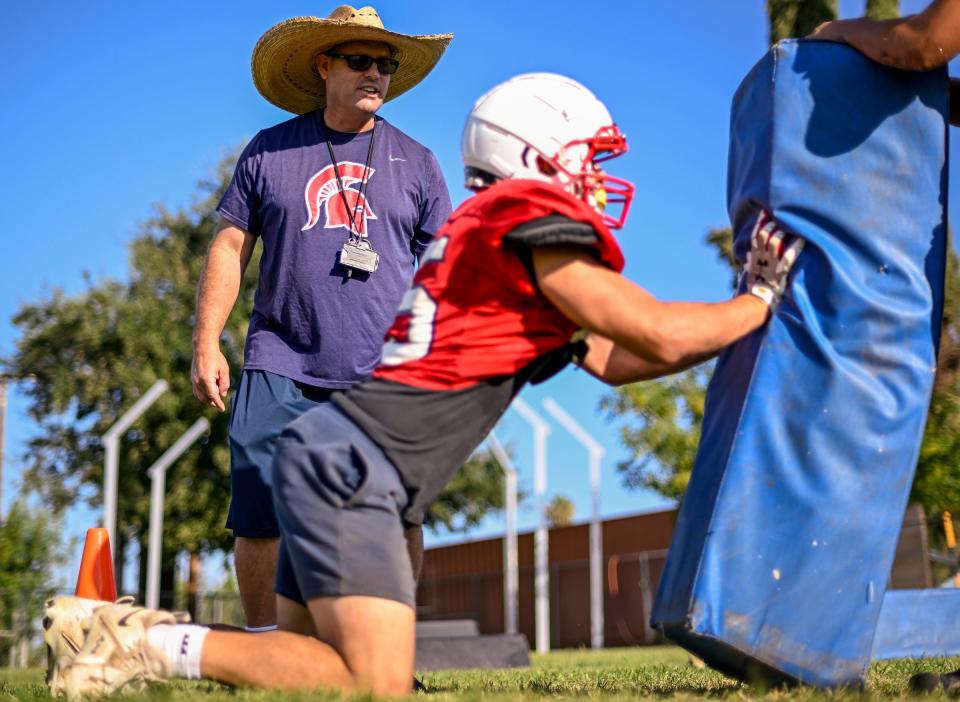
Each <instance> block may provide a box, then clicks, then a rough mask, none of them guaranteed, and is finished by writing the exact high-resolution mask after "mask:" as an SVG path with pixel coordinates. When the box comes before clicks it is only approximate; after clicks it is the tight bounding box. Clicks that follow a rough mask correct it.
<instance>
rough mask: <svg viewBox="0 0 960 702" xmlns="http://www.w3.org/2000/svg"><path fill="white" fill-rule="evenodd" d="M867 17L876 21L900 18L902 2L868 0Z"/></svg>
mask: <svg viewBox="0 0 960 702" xmlns="http://www.w3.org/2000/svg"><path fill="white" fill-rule="evenodd" d="M866 15H867V17H869V18H870V19H876V20H885V19H893V18H894V17H899V16H900V0H867V12H866Z"/></svg>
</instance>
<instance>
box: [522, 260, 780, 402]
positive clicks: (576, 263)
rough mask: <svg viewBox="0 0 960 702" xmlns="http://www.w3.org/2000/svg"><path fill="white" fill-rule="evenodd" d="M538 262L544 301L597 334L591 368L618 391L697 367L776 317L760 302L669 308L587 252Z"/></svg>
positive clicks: (749, 298)
mask: <svg viewBox="0 0 960 702" xmlns="http://www.w3.org/2000/svg"><path fill="white" fill-rule="evenodd" d="M533 261H534V269H535V271H536V274H537V281H538V283H539V285H540V289H541V291H542V292H543V294H544V295H546V297H547V298H548V299H549V300H550V301H551V302H553V304H554V305H556V306H557V308H558V309H559V310H560V311H561V312H563V313H564V314H565V315H566V316H567V317H568V318H569V319H570V320H572V321H573V322H575V323H577V324H579V325H580V326H581V327H583V328H585V329H587V330H588V331H590V332H592V334H591V336H590V338H589V339H588V345H589V349H590V351H589V352H588V354H587V357H586V360H585V363H584V367H585V368H586V369H587V370H588V371H589V372H590V373H592V374H594V375H596V376H597V377H598V378H600V379H602V380H605V381H607V382H610V383H612V384H621V383H625V382H633V381H635V380H643V379H647V378H652V377H658V376H661V375H665V374H668V373H673V372H677V371H680V370H683V369H685V368H689V367H691V366H693V365H696V364H697V363H700V362H701V361H704V360H706V359H707V358H710V357H711V356H713V355H715V354H716V353H717V352H719V351H720V350H721V349H723V348H724V347H725V346H727V345H729V344H731V343H733V342H734V341H736V340H737V339H740V338H741V337H743V336H745V335H746V334H749V333H750V332H752V331H753V330H755V329H757V328H758V327H760V326H762V325H763V323H764V322H765V321H766V319H767V317H768V315H769V308H768V307H767V305H766V303H764V302H763V301H762V300H760V299H759V298H757V297H754V296H753V295H739V296H737V297H735V298H733V299H732V300H727V301H724V302H718V303H699V302H661V301H660V300H657V299H656V298H655V297H653V295H651V294H650V293H648V292H646V291H645V290H643V289H642V288H640V287H639V286H637V285H635V284H633V283H631V282H630V281H628V280H627V279H626V278H624V277H623V276H620V275H618V274H617V273H614V272H613V271H611V270H610V269H609V268H606V267H604V266H602V265H601V264H599V263H598V262H597V261H596V260H595V259H594V258H593V257H592V256H591V255H590V254H589V253H587V252H584V251H583V250H581V249H566V248H542V249H535V250H534V252H533ZM591 357H592V358H591Z"/></svg>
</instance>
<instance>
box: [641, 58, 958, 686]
mask: <svg viewBox="0 0 960 702" xmlns="http://www.w3.org/2000/svg"><path fill="white" fill-rule="evenodd" d="M946 114H947V79H946V72H945V71H931V72H927V73H907V72H900V71H895V70H891V69H887V68H884V67H882V66H880V65H878V64H875V63H873V62H872V61H870V60H868V59H866V58H865V57H864V56H862V55H861V54H859V53H858V52H856V51H855V50H853V49H851V48H849V47H847V46H845V45H841V44H836V43H832V42H821V41H786V42H781V43H780V44H778V45H777V46H775V47H774V48H773V49H772V50H771V51H770V52H769V53H768V54H767V55H766V56H765V57H764V58H763V59H762V60H761V61H760V62H759V63H758V64H757V65H756V66H755V67H754V69H753V70H752V71H751V72H750V74H749V75H748V76H747V77H746V79H745V80H744V81H743V83H742V84H741V86H740V88H739V89H738V91H737V94H736V97H735V99H734V103H733V111H732V120H731V143H730V160H729V176H728V178H729V182H728V206H729V212H730V218H731V221H732V223H733V229H734V236H735V250H736V252H737V255H738V258H739V259H740V260H741V261H742V260H743V259H744V257H745V255H746V252H747V250H748V249H749V239H750V234H751V230H752V227H753V225H754V223H755V221H756V218H757V216H758V213H759V211H760V209H761V208H765V209H767V210H768V211H770V212H771V213H772V214H773V215H774V217H775V218H776V219H777V221H778V222H780V224H781V225H782V226H783V227H784V228H785V229H787V230H788V231H790V232H793V233H795V234H798V235H799V236H801V237H803V238H804V239H805V240H806V248H805V249H804V251H803V253H802V254H801V257H800V259H799V261H798V263H797V265H796V267H795V269H794V273H793V278H792V283H791V287H790V291H789V293H788V295H787V297H786V299H785V300H784V301H783V304H782V305H781V306H780V308H779V309H778V310H777V312H776V315H775V316H774V317H773V319H772V320H771V321H770V323H769V324H768V325H767V326H765V327H764V328H763V329H761V330H760V331H758V332H756V333H755V334H753V335H751V336H749V337H748V338H745V339H743V340H742V341H740V342H739V343H737V344H735V345H734V346H732V347H731V348H729V349H728V350H727V351H726V352H725V353H724V354H723V355H722V356H721V357H720V359H719V361H718V364H717V367H716V372H715V374H714V377H713V381H712V382H711V384H710V388H709V392H708V396H707V405H706V416H705V418H704V422H703V432H702V438H701V442H700V448H699V452H698V454H697V460H696V464H695V467H694V470H693V476H692V479H691V482H690V487H689V489H688V491H687V494H686V496H685V498H684V500H683V505H682V508H681V510H680V516H679V521H678V524H677V528H676V532H675V535H674V539H673V544H672V546H671V549H670V555H669V557H668V560H667V564H666V569H665V572H664V574H663V577H662V579H661V581H660V589H659V592H658V594H657V601H656V604H655V606H654V610H653V623H654V624H655V625H656V626H658V627H660V628H661V629H662V630H663V631H664V633H665V634H666V635H667V636H668V637H669V638H671V639H673V640H674V641H676V642H678V643H680V644H681V645H683V646H685V647H686V648H688V649H689V650H691V651H692V652H694V653H695V654H696V655H698V656H700V657H702V658H703V659H705V660H706V661H707V662H708V663H709V664H711V665H713V666H714V667H716V668H719V669H721V670H723V671H725V672H728V673H730V674H733V675H735V676H737V677H740V678H742V679H753V678H755V677H757V676H759V677H761V678H765V679H767V680H768V681H774V682H780V681H782V682H798V681H800V682H805V683H810V684H814V685H822V686H839V685H850V684H853V685H857V684H862V682H863V681H864V679H865V675H866V671H867V667H868V665H869V662H870V653H871V646H872V644H873V638H874V631H875V628H876V624H877V619H878V615H879V611H880V605H881V602H882V599H883V596H884V591H885V589H886V585H887V580H888V577H889V574H890V568H891V564H892V561H893V555H894V550H895V546H896V541H897V536H898V533H899V528H900V524H901V520H902V518H903V513H904V509H905V506H906V502H907V498H908V495H909V492H910V487H911V482H912V479H913V472H914V468H915V466H916V462H917V455H918V452H919V449H920V442H921V437H922V435H923V429H924V423H925V421H926V415H927V406H928V403H929V398H930V393H931V389H932V385H933V377H934V367H935V363H936V359H935V356H936V347H937V343H938V333H939V329H940V319H941V316H942V304H943V276H944V266H945V256H946V192H947V190H946V185H947V165H946V154H947V150H946V140H947V132H946Z"/></svg>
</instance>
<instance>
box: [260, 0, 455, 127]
mask: <svg viewBox="0 0 960 702" xmlns="http://www.w3.org/2000/svg"><path fill="white" fill-rule="evenodd" d="M452 38H453V35H452V34H417V35H410V34H399V33H397V32H391V31H390V30H389V29H384V27H383V22H381V21H380V16H379V15H378V14H377V11H376V10H375V9H374V8H372V7H361V8H360V9H359V10H356V9H354V8H352V7H350V6H349V5H341V6H340V7H338V8H337V9H336V10H334V11H333V12H331V13H330V16H329V17H327V18H326V19H321V18H319V17H294V18H293V19H289V20H286V21H284V22H281V23H280V24H278V25H276V26H274V27H271V28H270V29H268V30H267V32H266V33H265V34H264V35H263V36H262V37H260V41H258V42H257V46H256V47H255V48H254V50H253V59H252V60H251V70H252V72H253V83H254V85H256V86H257V90H259V91H260V94H261V95H263V97H265V98H266V99H267V100H269V101H270V102H272V103H273V104H274V105H276V106H277V107H280V108H282V109H284V110H287V111H288V112H293V113H295V114H298V115H301V114H304V113H305V112H310V111H312V110H316V109H318V108H321V107H324V106H325V105H326V103H327V97H326V85H325V84H324V80H323V78H321V77H320V75H319V74H318V73H317V70H316V67H315V65H314V59H315V57H316V56H317V54H319V53H321V52H323V51H326V50H327V49H330V48H332V47H334V46H336V45H337V44H343V43H345V42H348V41H381V42H385V43H387V44H389V45H390V46H391V47H393V58H395V59H397V61H399V62H400V67H399V68H398V69H397V72H396V73H394V74H393V76H392V77H391V79H390V88H389V89H388V90H387V95H386V97H385V98H384V100H392V99H393V98H395V97H397V96H398V95H400V94H401V93H404V92H406V91H407V90H410V88H412V87H413V86H415V85H416V84H417V83H419V82H420V81H421V80H423V79H424V78H426V76H427V74H428V73H429V72H430V71H431V70H433V67H434V66H435V65H436V63H437V61H439V60H440V57H441V56H442V55H443V52H444V50H445V49H446V48H447V44H449V43H450V40H451V39H452Z"/></svg>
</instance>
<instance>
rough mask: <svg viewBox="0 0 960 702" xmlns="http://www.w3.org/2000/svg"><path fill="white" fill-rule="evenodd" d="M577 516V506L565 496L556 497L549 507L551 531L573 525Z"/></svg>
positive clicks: (548, 515) (548, 514)
mask: <svg viewBox="0 0 960 702" xmlns="http://www.w3.org/2000/svg"><path fill="white" fill-rule="evenodd" d="M576 514H577V506H576V505H575V504H573V502H571V501H570V498H569V497H566V496H565V495H554V497H553V499H552V500H550V504H548V505H547V512H546V516H547V524H548V525H549V526H550V528H551V529H553V528H555V527H565V526H570V525H571V524H573V518H574V517H575V516H576Z"/></svg>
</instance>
